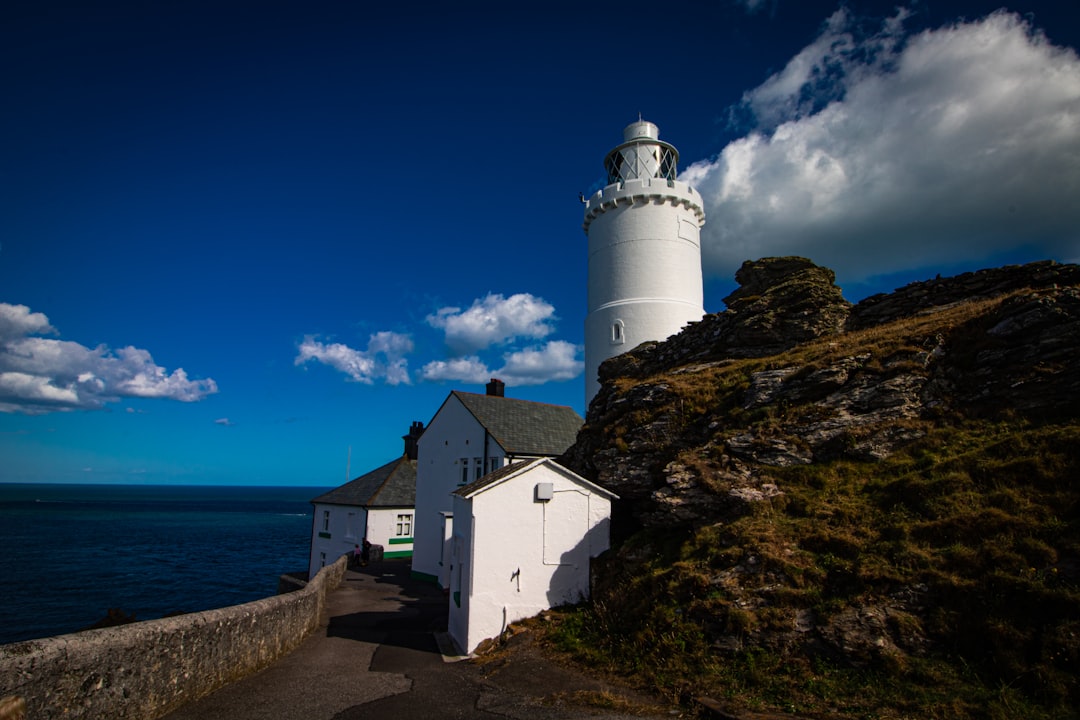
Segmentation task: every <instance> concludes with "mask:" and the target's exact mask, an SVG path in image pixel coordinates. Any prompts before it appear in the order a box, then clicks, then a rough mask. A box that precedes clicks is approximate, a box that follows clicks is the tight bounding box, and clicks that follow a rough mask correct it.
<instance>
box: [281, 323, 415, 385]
mask: <svg viewBox="0 0 1080 720" xmlns="http://www.w3.org/2000/svg"><path fill="white" fill-rule="evenodd" d="M412 350H413V342H412V338H410V337H409V336H408V335H403V334H400V333H395V332H389V331H383V332H378V333H375V334H373V335H371V336H370V338H369V339H368V345H367V349H366V350H356V349H354V348H351V347H349V346H348V345H344V344H342V343H323V342H320V341H318V340H316V339H315V338H314V337H313V336H310V335H309V336H307V337H305V338H304V341H303V342H302V343H300V347H299V351H298V353H297V355H296V359H295V360H294V361H293V362H294V364H296V365H303V364H305V363H307V362H308V361H309V360H315V361H317V362H320V363H323V364H324V365H329V366H330V367H332V368H334V369H335V370H340V371H341V372H343V373H345V374H346V375H348V376H349V377H350V378H351V379H352V380H355V381H356V382H360V383H364V384H366V385H371V384H372V383H374V382H375V381H376V380H382V381H383V382H385V383H386V384H388V385H402V384H404V385H408V384H409V368H408V365H409V361H408V359H407V358H406V357H405V356H406V355H407V354H408V353H410V352H412Z"/></svg>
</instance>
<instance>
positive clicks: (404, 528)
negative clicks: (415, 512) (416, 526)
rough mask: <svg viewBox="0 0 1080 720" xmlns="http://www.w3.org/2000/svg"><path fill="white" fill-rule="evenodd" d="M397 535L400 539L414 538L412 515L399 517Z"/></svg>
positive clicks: (407, 514)
mask: <svg viewBox="0 0 1080 720" xmlns="http://www.w3.org/2000/svg"><path fill="white" fill-rule="evenodd" d="M396 534H397V536H398V537H412V513H406V514H404V515H398V516H397V527H396Z"/></svg>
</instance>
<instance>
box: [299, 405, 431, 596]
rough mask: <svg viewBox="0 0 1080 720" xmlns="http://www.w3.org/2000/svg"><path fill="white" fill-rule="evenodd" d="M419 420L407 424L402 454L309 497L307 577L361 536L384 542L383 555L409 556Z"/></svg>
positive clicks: (359, 542)
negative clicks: (323, 492) (310, 514)
mask: <svg viewBox="0 0 1080 720" xmlns="http://www.w3.org/2000/svg"><path fill="white" fill-rule="evenodd" d="M423 432H424V424H423V423H420V422H414V423H413V424H412V427H411V428H409V434H408V435H405V436H404V437H403V438H402V439H403V440H404V441H405V452H404V454H403V455H402V456H401V457H399V458H397V459H396V460H392V461H390V462H388V463H386V464H385V465H383V466H382V467H378V468H375V469H374V470H372V471H371V472H369V473H365V474H364V475H361V476H360V477H358V478H356V479H355V480H350V481H349V482H347V483H345V484H344V485H342V486H341V487H337V488H334V489H333V490H331V491H330V492H328V493H325V494H323V495H320V496H319V497H317V498H315V499H314V500H312V501H311V504H312V505H314V519H313V522H312V527H311V556H310V558H309V559H308V577H314V576H315V573H317V572H319V568H321V567H323V566H324V565H329V564H330V563H332V562H334V561H335V560H337V559H338V558H339V557H341V556H342V555H345V554H347V553H351V552H353V550H354V549H355V548H356V546H357V545H362V544H363V541H364V538H367V540H368V542H370V543H371V544H372V545H381V546H382V547H383V557H384V558H401V557H411V556H412V553H413V515H414V512H415V511H414V507H415V504H416V448H417V440H419V439H420V437H421V435H422V434H423Z"/></svg>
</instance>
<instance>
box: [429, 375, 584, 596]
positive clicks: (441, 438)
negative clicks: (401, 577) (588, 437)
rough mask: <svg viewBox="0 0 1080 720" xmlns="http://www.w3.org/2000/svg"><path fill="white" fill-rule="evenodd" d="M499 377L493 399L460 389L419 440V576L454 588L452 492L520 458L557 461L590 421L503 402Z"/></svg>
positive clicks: (540, 406) (554, 409) (491, 387)
mask: <svg viewBox="0 0 1080 720" xmlns="http://www.w3.org/2000/svg"><path fill="white" fill-rule="evenodd" d="M503 388H504V385H503V383H502V382H500V381H499V380H495V379H493V380H492V381H491V382H490V383H488V386H487V394H486V395H479V394H476V393H466V392H459V391H456V390H455V391H454V392H451V393H450V395H449V396H447V398H446V400H445V401H444V402H443V404H442V406H441V407H440V408H439V410H438V412H436V413H435V416H434V417H433V418H432V419H431V422H430V423H428V427H427V429H426V430H425V431H424V434H423V436H422V437H421V438H420V440H419V443H418V444H419V461H418V464H417V467H416V522H415V527H414V532H415V535H414V537H415V544H414V546H413V556H412V573H413V576H414V577H420V578H423V579H426V580H430V581H433V582H438V583H439V584H440V586H441V587H443V588H446V587H448V584H447V583H448V582H449V572H450V537H451V534H452V532H453V499H452V497H451V493H452V492H454V491H455V490H457V489H458V488H459V487H462V486H463V485H467V484H468V483H470V482H473V481H475V480H479V479H480V478H481V477H483V476H484V475H486V474H487V473H488V472H490V471H492V470H495V469H498V468H501V467H503V465H505V464H508V463H512V462H516V461H518V460H525V459H533V458H540V457H557V456H559V455H561V454H562V453H563V452H565V451H566V449H567V448H569V447H570V446H571V445H572V444H573V443H574V440H575V439H576V438H577V432H578V430H579V429H580V428H581V425H582V423H583V420H582V419H581V416H580V415H578V414H577V413H576V412H574V410H573V409H572V408H569V407H565V406H562V405H549V404H546V403H538V402H531V401H528V400H518V399H516V398H508V397H504V390H503Z"/></svg>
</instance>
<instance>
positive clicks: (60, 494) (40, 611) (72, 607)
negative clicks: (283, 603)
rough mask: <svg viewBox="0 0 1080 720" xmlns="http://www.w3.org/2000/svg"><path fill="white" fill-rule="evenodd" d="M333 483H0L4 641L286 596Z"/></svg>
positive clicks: (0, 636) (0, 638) (0, 637)
mask: <svg viewBox="0 0 1080 720" xmlns="http://www.w3.org/2000/svg"><path fill="white" fill-rule="evenodd" d="M328 489H329V488H317V487H251V486H243V487H241V486H217V487H209V486H175V485H173V486H170V485H61V484H55V485H54V484H36V485H31V484H14V483H10V484H9V483H0V644H5V643H11V642H17V641H20V640H30V639H34V638H42V637H49V636H53V635H62V634H65V633H70V632H76V631H79V630H82V629H84V628H86V627H88V626H90V625H92V624H94V623H95V622H97V621H99V620H101V619H102V618H104V617H105V616H106V615H107V614H108V612H109V610H110V609H118V610H120V611H121V612H122V613H123V614H125V615H134V616H135V619H136V620H151V619H154V618H160V617H164V616H166V615H171V614H174V613H184V612H198V611H201V610H209V609H212V608H219V607H226V606H228V605H237V604H240V603H245V602H249V601H251V600H258V599H260V598H264V597H269V596H271V595H274V594H275V593H276V592H277V586H278V577H279V576H280V575H282V574H284V573H296V572H301V573H304V572H306V571H307V562H308V551H309V544H310V542H311V523H312V515H311V513H312V507H311V504H310V502H309V501H310V500H311V499H312V498H314V497H317V496H319V495H321V494H322V493H324V492H326V491H327V490H328Z"/></svg>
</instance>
